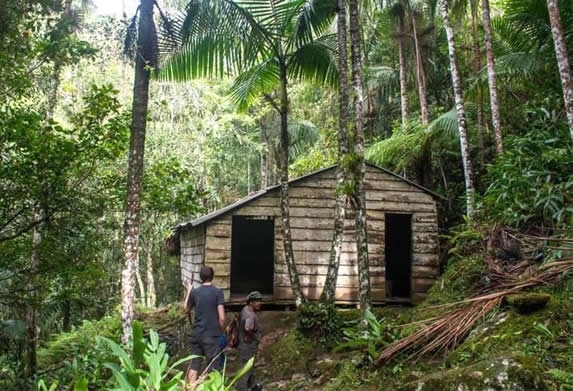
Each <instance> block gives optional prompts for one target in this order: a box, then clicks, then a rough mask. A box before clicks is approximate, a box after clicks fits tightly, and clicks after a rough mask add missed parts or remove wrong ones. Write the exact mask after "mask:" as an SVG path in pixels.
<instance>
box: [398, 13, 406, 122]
mask: <svg viewBox="0 0 573 391" xmlns="http://www.w3.org/2000/svg"><path fill="white" fill-rule="evenodd" d="M403 34H404V13H403V12H401V13H400V15H398V35H399V38H398V55H399V58H400V107H401V109H402V125H404V126H405V125H406V123H407V122H408V80H407V79H406V52H405V51H406V48H405V47H404V46H405V45H404V38H402V35H403Z"/></svg>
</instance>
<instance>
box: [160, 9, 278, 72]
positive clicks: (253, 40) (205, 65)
mask: <svg viewBox="0 0 573 391" xmlns="http://www.w3.org/2000/svg"><path fill="white" fill-rule="evenodd" d="M263 3H265V4H267V8H269V5H268V2H262V1H260V0H257V1H255V0H252V1H246V2H245V4H246V6H252V7H254V8H256V7H255V6H259V7H260V6H262V5H264V4H263ZM246 6H245V7H246ZM245 7H244V6H243V2H241V3H239V2H236V1H231V0H194V1H192V2H191V3H189V5H188V6H187V11H186V17H185V19H184V20H183V21H182V22H181V33H180V35H181V38H180V39H181V40H182V42H183V44H182V47H181V48H180V50H179V51H178V52H177V53H175V55H174V56H172V57H171V58H170V59H168V61H167V62H166V65H165V67H164V72H163V74H162V75H163V77H165V78H168V79H173V80H187V79H190V78H198V77H213V76H215V75H217V76H218V77H223V76H224V74H225V73H226V72H231V73H240V72H241V70H242V69H243V67H244V68H247V69H248V68H250V67H252V66H253V64H255V63H256V61H257V59H259V58H260V57H261V56H263V57H268V53H269V52H272V51H273V50H274V49H275V48H274V45H275V41H274V40H273V34H272V32H271V31H269V30H268V28H267V26H265V25H263V24H261V23H259V21H258V20H257V19H256V18H255V16H254V14H256V12H255V11H256V10H252V9H247V8H245ZM267 11H268V10H267ZM268 12H270V11H268ZM259 14H260V12H259ZM265 53H266V54H267V55H266V56H265Z"/></svg>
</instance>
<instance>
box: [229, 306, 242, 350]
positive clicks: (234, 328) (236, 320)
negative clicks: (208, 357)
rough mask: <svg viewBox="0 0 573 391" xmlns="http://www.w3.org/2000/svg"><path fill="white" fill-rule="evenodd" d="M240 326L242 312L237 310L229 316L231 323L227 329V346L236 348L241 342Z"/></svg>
mask: <svg viewBox="0 0 573 391" xmlns="http://www.w3.org/2000/svg"><path fill="white" fill-rule="evenodd" d="M239 327H241V314H240V313H237V312H236V313H234V314H232V315H231V316H230V317H229V324H228V325H227V328H226V329H225V335H226V336H227V346H229V347H232V348H236V347H237V345H238V344H239Z"/></svg>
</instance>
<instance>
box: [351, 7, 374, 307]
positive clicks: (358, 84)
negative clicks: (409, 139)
mask: <svg viewBox="0 0 573 391" xmlns="http://www.w3.org/2000/svg"><path fill="white" fill-rule="evenodd" d="M349 7H350V53H351V64H352V87H353V98H354V109H355V127H354V129H355V131H354V140H353V141H354V156H353V158H352V160H353V166H354V167H353V173H354V190H353V194H352V205H353V207H354V209H355V211H356V218H355V230H356V250H357V254H356V255H357V257H358V262H357V263H358V282H359V296H360V308H361V310H362V313H363V314H364V313H365V311H366V310H368V309H370V308H371V306H372V299H371V292H370V270H369V262H368V235H367V231H366V228H367V225H366V197H365V191H364V177H365V175H366V165H365V163H364V117H363V116H364V113H363V111H364V108H363V106H364V104H363V88H362V57H361V54H362V53H361V41H362V39H361V32H360V19H359V18H360V15H359V10H358V0H350V2H349Z"/></svg>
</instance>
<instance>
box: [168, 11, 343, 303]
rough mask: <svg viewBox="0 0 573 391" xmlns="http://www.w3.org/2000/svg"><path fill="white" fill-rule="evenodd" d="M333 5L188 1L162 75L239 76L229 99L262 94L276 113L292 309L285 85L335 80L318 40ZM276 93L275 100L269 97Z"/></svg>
mask: <svg viewBox="0 0 573 391" xmlns="http://www.w3.org/2000/svg"><path fill="white" fill-rule="evenodd" d="M334 15H335V4H332V3H330V2H315V1H312V0H252V1H248V2H241V1H234V0H211V1H208V0H195V1H193V2H191V3H190V4H189V6H188V8H187V13H186V17H185V19H184V21H183V23H182V29H181V32H182V42H183V45H182V48H181V51H180V52H179V54H178V55H176V56H175V57H173V58H172V59H171V60H170V62H169V65H168V69H167V70H166V76H167V77H169V78H171V79H175V80H184V79H189V78H192V77H202V76H213V75H215V74H216V75H219V76H223V75H224V74H225V72H233V73H235V74H238V77H237V78H236V79H235V82H234V83H233V86H232V87H231V97H232V98H233V99H234V100H235V102H236V103H237V104H238V106H239V108H241V109H246V108H247V107H249V106H251V105H252V104H253V103H254V102H256V101H257V100H258V99H259V98H260V97H261V96H264V97H265V98H266V100H267V101H268V102H269V103H270V104H271V106H272V107H273V108H274V109H276V110H277V112H278V113H279V115H280V156H279V164H280V194H281V229H282V235H283V247H284V253H285V260H286V264H287V268H288V272H289V279H290V283H291V287H292V289H293V293H294V295H295V300H296V303H297V305H299V304H302V303H303V302H304V301H305V298H304V295H303V293H302V289H301V287H300V282H299V278H298V272H297V268H296V263H295V260H294V253H293V248H292V236H291V228H290V217H289V214H290V212H289V198H288V164H289V153H288V150H289V133H288V112H289V101H288V80H289V78H290V79H293V78H294V79H299V80H300V79H306V80H311V81H314V82H320V83H331V84H334V83H335V82H336V76H337V73H336V61H335V52H336V48H335V43H334V39H333V38H334V37H333V36H332V35H322V36H321V34H323V33H324V32H325V31H326V30H327V28H328V27H329V24H330V22H331V20H332V18H333V17H334ZM277 90H278V93H277V95H278V101H277V100H276V99H275V98H274V97H273V96H272V93H273V92H274V91H277Z"/></svg>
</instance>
